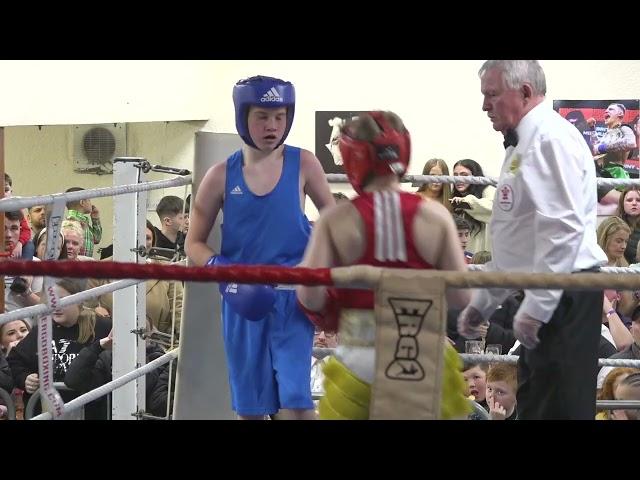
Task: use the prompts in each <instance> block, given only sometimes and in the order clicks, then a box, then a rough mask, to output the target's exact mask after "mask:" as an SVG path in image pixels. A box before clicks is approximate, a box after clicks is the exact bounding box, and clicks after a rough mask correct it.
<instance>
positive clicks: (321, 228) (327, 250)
mask: <svg viewBox="0 0 640 480" xmlns="http://www.w3.org/2000/svg"><path fill="white" fill-rule="evenodd" d="M334 265H335V253H334V249H333V246H332V244H331V236H330V234H329V222H328V219H327V216H326V215H320V218H318V221H317V222H316V223H315V224H314V226H313V230H312V231H311V239H310V240H309V244H308V245H307V249H306V251H305V253H304V257H303V258H302V262H301V263H300V265H299V266H300V267H308V268H330V267H333V266H334ZM326 290H327V288H326V287H323V286H320V287H306V286H303V285H300V286H298V287H297V288H296V292H297V294H298V301H299V302H300V303H301V304H302V305H303V306H304V307H305V308H307V309H309V310H312V311H316V312H317V311H320V310H322V309H323V308H324V307H325V301H326Z"/></svg>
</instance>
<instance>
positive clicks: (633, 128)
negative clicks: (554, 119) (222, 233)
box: [553, 99, 640, 178]
mask: <svg viewBox="0 0 640 480" xmlns="http://www.w3.org/2000/svg"><path fill="white" fill-rule="evenodd" d="M553 108H554V110H556V111H557V112H558V113H559V114H560V115H562V116H563V117H564V118H566V119H567V120H568V121H569V122H571V123H572V124H573V125H574V126H575V127H576V128H577V129H578V130H579V131H580V133H582V136H583V138H584V140H585V142H586V143H587V145H588V146H589V149H590V150H591V152H592V154H593V158H594V160H595V161H596V163H597V165H598V167H600V168H607V166H608V165H610V164H614V163H615V164H619V165H621V166H622V167H623V168H624V170H625V171H626V172H627V173H629V176H630V177H631V178H638V176H639V175H638V174H639V173H640V162H639V158H638V157H639V155H638V146H639V145H640V140H639V138H638V134H639V131H640V127H639V126H638V116H639V115H640V100H638V99H635V100H612V99H609V100H554V101H553ZM604 143H606V144H611V143H615V145H616V146H615V151H613V150H614V149H610V151H609V152H607V153H603V152H604V151H605V150H607V147H604V146H603V147H602V148H601V149H600V150H599V149H598V146H599V145H600V144H604Z"/></svg>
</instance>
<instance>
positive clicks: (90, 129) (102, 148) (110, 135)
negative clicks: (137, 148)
mask: <svg viewBox="0 0 640 480" xmlns="http://www.w3.org/2000/svg"><path fill="white" fill-rule="evenodd" d="M126 154H127V135H126V124H124V123H115V124H114V123H107V124H101V125H75V126H74V131H73V169H74V171H75V172H77V173H94V174H96V175H105V174H111V173H113V159H114V158H116V157H123V156H126Z"/></svg>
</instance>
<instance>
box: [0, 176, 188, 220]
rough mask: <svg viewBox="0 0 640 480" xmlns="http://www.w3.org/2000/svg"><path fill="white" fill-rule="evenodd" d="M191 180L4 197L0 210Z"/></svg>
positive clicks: (102, 195) (146, 189) (115, 193)
mask: <svg viewBox="0 0 640 480" xmlns="http://www.w3.org/2000/svg"><path fill="white" fill-rule="evenodd" d="M191 182H192V179H191V175H187V176H184V177H175V178H171V179H168V180H156V181H153V182H144V183H139V184H138V183H133V184H130V185H118V186H117V187H105V188H94V189H88V190H80V191H78V192H69V193H53V194H51V195H38V196H34V197H21V198H16V197H12V198H5V199H3V200H0V212H2V211H4V212H8V211H15V210H20V209H21V208H28V207H32V206H34V205H48V204H51V203H53V202H55V200H56V199H57V198H64V200H65V202H74V201H80V200H86V199H89V198H98V197H112V196H114V195H125V194H127V193H137V192H146V191H148V190H159V189H161V188H168V187H179V186H181V185H189V184H191Z"/></svg>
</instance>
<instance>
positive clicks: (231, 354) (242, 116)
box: [185, 76, 335, 419]
mask: <svg viewBox="0 0 640 480" xmlns="http://www.w3.org/2000/svg"><path fill="white" fill-rule="evenodd" d="M233 102H234V105H235V113H236V128H237V130H238V134H239V135H240V137H241V138H242V140H243V141H244V143H245V145H244V146H243V147H242V149H240V150H238V151H237V152H235V153H234V154H232V155H231V156H230V157H229V158H228V159H227V160H225V161H223V162H221V163H218V164H216V165H214V166H213V167H211V168H210V169H209V171H208V172H207V173H206V174H205V176H204V178H203V179H202V182H201V183H200V186H199V187H198V192H197V195H196V197H195V201H194V202H193V205H192V206H191V211H190V217H189V233H188V234H187V238H186V242H185V248H186V252H187V255H188V256H189V257H190V258H191V259H192V261H193V262H194V264H196V265H229V264H231V265H233V264H246V265H284V266H290V267H293V266H296V265H297V264H298V263H300V260H301V259H302V255H303V253H304V250H305V248H306V245H307V242H308V239H309V235H310V231H311V228H310V224H309V220H308V219H307V217H306V215H305V213H304V201H305V198H306V196H307V195H308V196H309V197H310V198H311V200H312V201H313V203H314V204H315V206H316V207H317V208H318V210H322V209H324V208H325V207H327V206H332V205H334V204H335V201H334V199H333V196H332V195H331V191H330V189H329V184H328V183H327V180H326V176H325V174H324V171H323V170H322V166H321V165H320V162H319V161H318V159H317V158H316V157H315V155H313V153H311V152H309V151H307V150H304V149H300V148H296V147H292V146H289V145H285V144H284V141H285V139H286V137H287V135H288V134H289V131H290V130H291V126H292V123H293V115H294V109H295V90H294V87H293V85H292V84H291V83H290V82H286V81H284V80H280V79H277V78H272V77H264V76H256V77H251V78H248V79H245V80H240V81H239V82H238V83H237V84H236V85H235V87H234V89H233ZM221 209H222V211H223V212H224V222H223V223H222V247H221V250H220V253H219V254H217V255H214V252H213V251H212V250H211V248H209V246H208V245H207V243H206V242H207V238H208V236H209V233H210V231H211V228H212V227H213V225H214V222H215V219H216V217H217V215H218V212H219V211H220V210H221ZM220 291H221V293H222V296H223V302H222V320H223V332H224V343H225V351H226V356H227V362H228V367H229V381H230V385H231V396H232V406H233V409H234V411H236V413H237V414H238V415H239V416H240V418H245V419H261V418H264V417H265V415H273V414H278V417H279V418H296V419H310V418H313V417H314V412H313V401H312V398H311V388H310V370H311V351H312V343H313V333H314V328H313V326H312V324H311V323H310V322H309V321H308V320H307V318H306V316H305V315H304V314H303V313H302V312H301V311H300V310H299V307H298V305H297V302H296V297H295V292H294V291H293V290H275V289H273V288H272V287H271V286H267V285H248V284H247V285H243V284H240V285H238V284H233V283H223V284H221V285H220Z"/></svg>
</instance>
